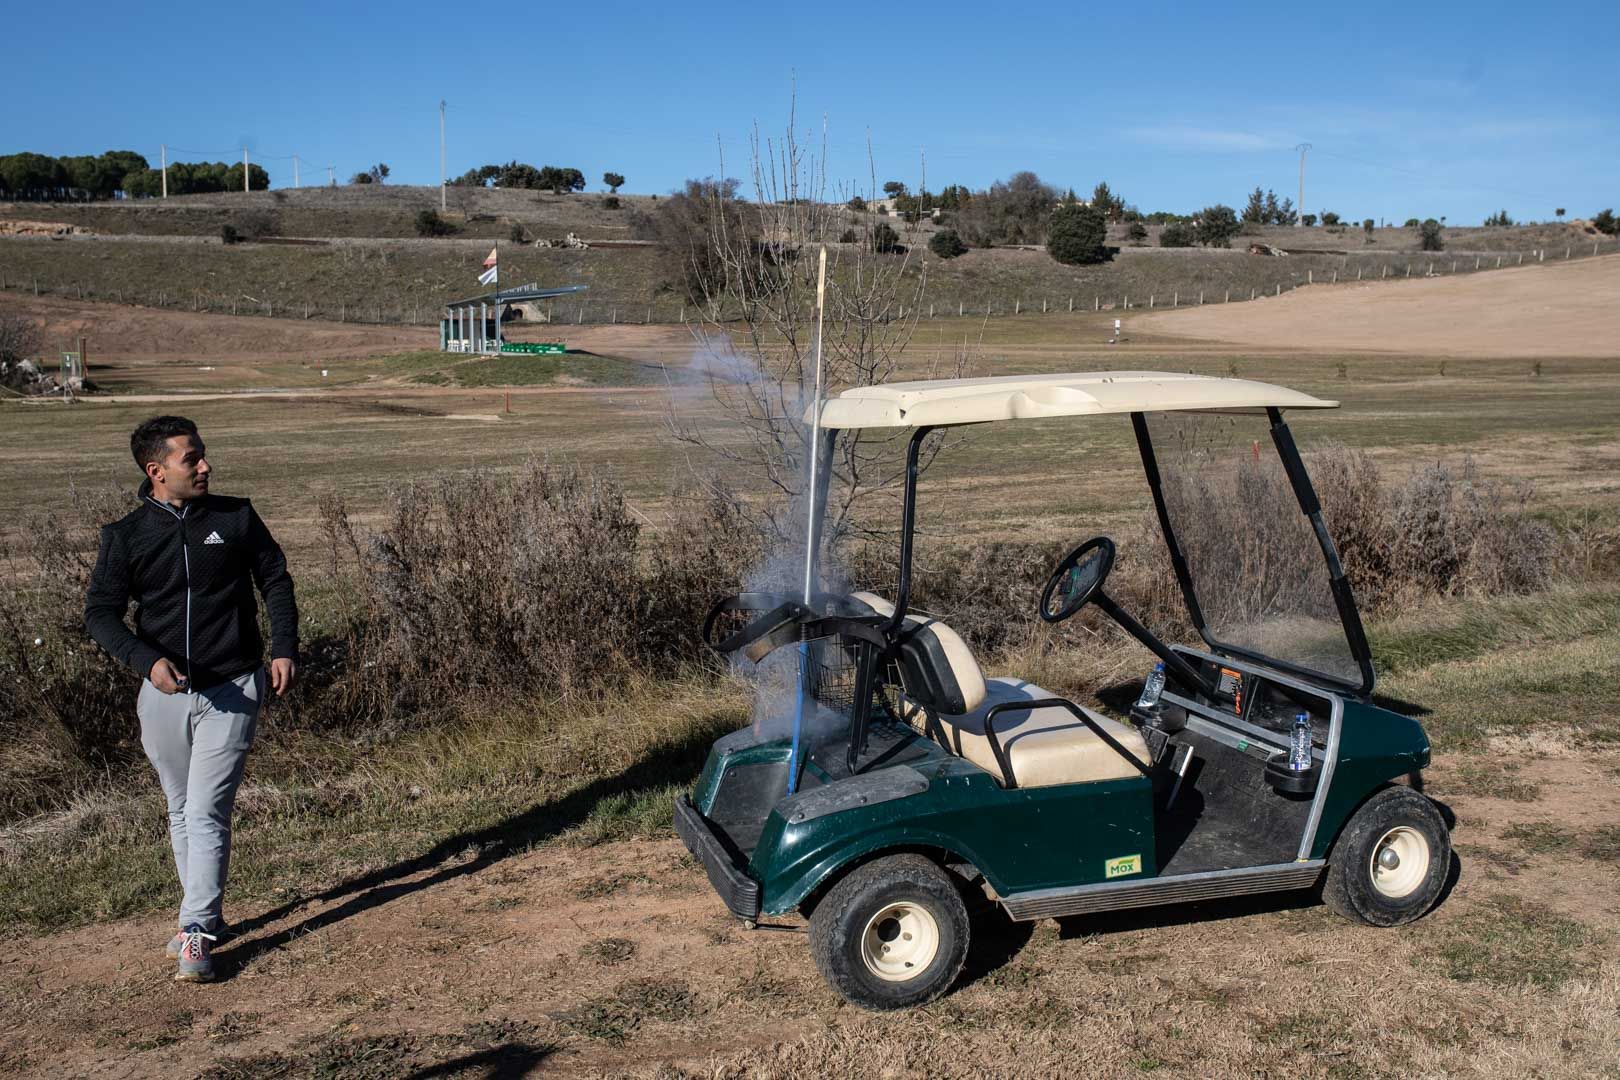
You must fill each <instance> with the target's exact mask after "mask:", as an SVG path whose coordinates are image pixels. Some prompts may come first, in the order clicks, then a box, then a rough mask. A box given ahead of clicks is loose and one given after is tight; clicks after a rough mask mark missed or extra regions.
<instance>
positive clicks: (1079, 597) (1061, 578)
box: [1041, 536, 1114, 623]
mask: <svg viewBox="0 0 1620 1080" xmlns="http://www.w3.org/2000/svg"><path fill="white" fill-rule="evenodd" d="M1113 568H1114V542H1113V541H1112V540H1110V539H1108V537H1106V536H1094V537H1092V538H1091V539H1090V540H1087V541H1086V542H1085V543H1083V544H1081V545H1080V546H1079V547H1077V548H1075V549H1074V550H1073V551H1071V552H1069V554H1068V555H1067V556H1065V557H1064V559H1063V561H1062V562H1060V563H1058V566H1057V569H1056V570H1054V571H1052V576H1051V577H1050V578H1049V579H1047V582H1046V589H1045V590H1044V591H1043V592H1042V593H1041V618H1043V619H1045V620H1046V621H1047V622H1049V623H1060V622H1062V621H1063V620H1064V619H1067V618H1069V617H1070V616H1072V615H1073V614H1074V613H1075V612H1077V611H1079V610H1080V609H1081V608H1083V607H1085V606H1086V605H1087V604H1089V603H1091V601H1092V600H1093V599H1095V598H1096V597H1097V595H1098V594H1099V593H1101V592H1102V586H1103V581H1104V580H1106V579H1107V577H1108V572H1109V571H1110V570H1112V569H1113ZM1054 604H1057V605H1058V606H1056V607H1054V606H1053V605H1054Z"/></svg>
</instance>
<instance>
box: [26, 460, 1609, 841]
mask: <svg viewBox="0 0 1620 1080" xmlns="http://www.w3.org/2000/svg"><path fill="white" fill-rule="evenodd" d="M1311 457H1312V460H1311V469H1312V473H1313V475H1314V477H1315V479H1316V483H1317V487H1318V491H1319V494H1320V496H1321V499H1322V502H1323V505H1324V508H1325V511H1326V514H1327V517H1328V519H1329V522H1330V526H1331V528H1332V530H1333V532H1334V534H1335V535H1336V536H1337V538H1338V541H1339V546H1340V550H1341V552H1342V554H1343V558H1344V562H1345V564H1346V566H1347V567H1348V568H1349V569H1350V571H1351V575H1352V581H1353V582H1354V585H1355V589H1356V592H1357V595H1358V597H1359V599H1360V601H1361V605H1362V607H1363V609H1364V610H1365V611H1367V612H1369V613H1370V614H1372V615H1374V616H1376V615H1377V614H1378V613H1379V612H1381V611H1385V610H1389V609H1393V608H1397V607H1399V606H1401V605H1403V604H1405V603H1407V602H1409V601H1410V600H1412V599H1414V598H1417V597H1421V596H1425V595H1437V594H1438V595H1450V594H1457V593H1463V592H1469V591H1490V592H1517V591H1526V590H1531V589H1535V588H1537V587H1540V586H1542V585H1544V584H1545V583H1546V582H1547V581H1548V579H1549V577H1550V576H1551V575H1552V573H1553V569H1554V567H1555V566H1556V565H1557V564H1558V560H1559V558H1560V557H1561V556H1562V555H1563V554H1565V552H1564V551H1563V550H1562V549H1561V543H1563V544H1567V543H1569V541H1560V539H1559V537H1558V536H1557V534H1555V533H1554V531H1553V530H1552V529H1551V528H1549V527H1548V526H1547V525H1545V524H1543V523H1541V522H1539V521H1536V520H1535V519H1533V518H1532V517H1530V516H1528V515H1527V514H1526V513H1525V501H1524V494H1523V492H1521V491H1517V490H1514V489H1511V488H1508V487H1505V486H1503V485H1501V484H1499V483H1494V482H1490V481H1487V480H1485V479H1483V478H1481V477H1480V475H1479V473H1478V471H1477V469H1475V468H1474V466H1473V465H1472V464H1471V463H1469V462H1466V461H1465V462H1464V463H1462V464H1461V465H1460V466H1456V467H1453V466H1448V465H1444V464H1434V465H1429V466H1426V467H1424V468H1422V469H1420V470H1418V471H1417V472H1416V473H1414V474H1413V475H1412V476H1410V477H1409V478H1407V479H1406V480H1404V481H1403V482H1401V483H1388V482H1386V481H1385V480H1384V479H1383V478H1382V477H1381V475H1380V474H1379V471H1378V469H1377V468H1376V466H1375V465H1374V464H1373V462H1372V461H1371V459H1370V458H1368V457H1367V456H1366V455H1365V454H1362V453H1360V452H1357V451H1350V450H1345V449H1334V450H1329V451H1325V452H1321V453H1317V454H1314V455H1311ZM1235 482H1236V483H1237V484H1238V485H1240V486H1242V487H1243V488H1244V490H1243V491H1242V493H1241V494H1242V498H1241V499H1239V498H1226V497H1223V496H1224V495H1225V494H1226V493H1225V492H1224V491H1222V490H1220V489H1217V488H1214V487H1211V486H1209V485H1208V484H1206V483H1205V482H1204V481H1202V480H1190V481H1186V482H1185V485H1190V486H1184V490H1182V491H1180V492H1179V493H1169V494H1170V495H1171V498H1172V501H1176V500H1179V501H1181V502H1183V503H1185V504H1187V505H1196V506H1198V507H1199V508H1200V511H1201V512H1204V513H1207V514H1209V515H1212V516H1211V517H1210V519H1209V520H1208V521H1206V523H1205V525H1204V527H1203V528H1202V529H1201V530H1200V531H1199V532H1198V533H1197V534H1192V533H1189V534H1188V535H1186V536H1182V537H1181V540H1182V542H1183V544H1184V545H1185V546H1186V548H1187V555H1188V558H1189V560H1190V561H1191V562H1192V563H1193V564H1194V566H1195V567H1196V566H1198V565H1199V564H1200V562H1203V563H1205V564H1207V565H1216V564H1219V565H1221V566H1222V567H1228V568H1236V569H1231V570H1230V571H1229V573H1227V576H1228V577H1229V578H1230V579H1231V580H1232V581H1233V583H1234V584H1233V588H1234V590H1236V591H1235V592H1234V594H1233V595H1234V596H1236V597H1238V599H1230V598H1225V597H1223V598H1221V599H1220V600H1219V601H1218V602H1220V603H1224V604H1227V605H1228V606H1232V607H1237V608H1241V606H1242V604H1243V603H1245V602H1247V601H1245V600H1243V599H1242V597H1253V596H1276V595H1280V594H1282V593H1284V592H1286V590H1287V589H1289V588H1295V587H1298V586H1297V584H1295V583H1296V582H1297V581H1298V580H1300V579H1301V576H1302V574H1304V573H1306V570H1305V569H1302V568H1303V567H1305V566H1306V564H1307V563H1309V561H1310V560H1309V559H1308V558H1307V559H1305V562H1299V561H1297V560H1295V561H1291V560H1290V558H1289V557H1282V556H1280V555H1279V553H1280V552H1283V551H1284V550H1285V545H1281V544H1273V543H1272V542H1271V540H1268V538H1267V537H1265V536H1264V535H1260V536H1258V537H1256V538H1255V539H1253V540H1252V541H1251V542H1249V543H1248V545H1247V546H1245V544H1243V543H1239V542H1236V541H1235V539H1234V538H1241V537H1244V536H1249V535H1251V533H1252V532H1253V530H1252V529H1251V528H1249V527H1248V526H1252V525H1253V524H1254V515H1255V514H1256V513H1257V512H1258V513H1260V514H1261V515H1262V516H1263V517H1264V518H1265V520H1267V521H1275V522H1276V527H1278V528H1283V527H1287V528H1297V527H1298V526H1299V525H1300V523H1301V520H1302V519H1301V518H1300V515H1299V513H1298V509H1297V507H1296V506H1294V505H1293V504H1292V502H1291V496H1290V495H1289V494H1288V493H1287V491H1286V489H1285V486H1284V485H1285V482H1284V481H1283V480H1282V478H1281V476H1280V472H1279V471H1276V470H1271V469H1261V468H1254V469H1251V470H1248V471H1246V472H1244V471H1240V472H1239V475H1238V477H1237V479H1236V481H1235ZM129 505H130V496H129V494H128V493H127V492H114V491H91V492H87V491H82V490H81V491H77V492H75V493H74V499H73V505H72V509H71V511H69V512H65V513H59V514H52V515H48V516H46V517H45V518H42V519H40V520H38V521H35V522H32V523H30V524H29V526H28V527H26V528H24V529H22V530H21V531H20V532H19V533H18V534H17V535H18V536H19V537H21V538H22V539H21V540H20V541H19V543H20V546H19V547H17V548H15V549H14V550H11V551H0V571H3V572H0V820H5V819H11V818H15V817H17V816H19V815H23V814H27V813H31V812H37V811H40V810H43V809H48V808H51V807H55V806H60V805H62V804H64V803H65V802H66V801H67V800H68V799H69V798H71V796H72V794H73V793H74V792H75V791H76V790H78V789H79V788H80V787H81V786H82V785H83V784H85V783H87V782H90V781H92V780H93V779H94V778H95V777H97V776H98V775H105V774H107V773H109V772H114V771H116V770H119V769H121V768H124V767H127V766H128V765H130V764H132V763H136V762H138V761H139V759H140V748H139V742H138V737H137V733H136V730H135V724H134V719H133V716H132V708H131V704H132V699H133V690H134V687H133V679H132V677H131V675H130V673H129V672H127V671H125V670H124V669H122V668H120V667H118V666H117V665H115V664H114V663H113V662H112V661H111V660H110V659H108V658H107V657H106V655H105V654H104V653H102V652H101V650H100V649H99V648H98V647H96V646H95V645H94V644H93V643H91V642H90V641H89V640H88V638H87V637H86V635H85V633H84V630H83V624H82V611H83V598H84V589H85V585H86V582H87V580H88V577H89V572H90V569H91V564H92V563H93V560H94V552H95V547H96V529H97V526H98V525H99V524H100V523H103V522H106V521H110V520H113V519H114V518H116V517H118V516H121V515H122V514H123V513H124V512H126V511H127V509H128V507H129ZM682 505H683V506H685V509H684V510H683V511H681V512H680V513H679V514H678V515H677V516H676V518H675V520H674V521H673V522H672V523H671V525H670V526H669V528H668V529H666V530H663V531H660V532H659V533H656V534H649V533H648V532H646V531H645V530H644V529H643V528H642V526H641V525H640V524H639V523H638V522H637V521H636V520H635V518H634V516H633V515H632V514H631V513H630V511H629V508H628V507H627V505H626V504H625V501H624V496H623V492H622V490H621V489H620V487H619V485H618V484H617V483H616V482H615V481H614V480H613V479H612V478H611V477H608V476H604V475H592V474H587V473H584V472H581V471H580V470H578V469H577V468H574V467H572V466H565V465H554V464H547V463H543V462H536V463H533V464H530V465H529V466H527V467H525V468H522V469H519V470H517V471H516V472H513V473H506V474H502V473H493V472H473V473H454V474H444V475H440V476H437V477H433V478H430V479H425V480H421V481H418V482H415V483H411V484H407V485H405V486H403V487H401V488H399V489H398V490H397V491H396V492H395V493H394V495H393V497H392V498H391V500H390V503H389V506H388V510H387V513H386V516H385V519H384V521H383V522H382V524H381V526H380V527H379V528H377V529H376V530H375V531H367V530H363V529H361V528H360V527H358V526H356V525H355V523H354V522H353V520H352V518H351V517H350V515H349V512H348V510H347V508H346V507H345V506H344V504H343V502H342V501H341V499H339V498H338V497H335V496H329V497H327V498H325V499H323V500H321V503H320V512H321V521H322V528H323V531H324V535H325V539H326V543H327V550H328V553H329V558H328V560H327V566H326V567H325V568H324V570H323V571H322V572H319V573H317V572H313V571H312V570H311V569H310V568H299V582H300V591H301V595H302V596H303V597H304V598H305V607H306V610H310V611H313V610H314V608H315V607H317V606H321V607H322V611H321V615H322V618H320V619H319V620H315V619H310V620H308V624H309V625H311V627H312V628H313V626H314V624H316V623H317V622H318V623H319V624H320V629H319V630H318V632H314V633H309V634H307V635H306V641H305V652H306V655H305V662H304V678H303V679H302V680H301V682H300V685H299V687H298V688H297V689H296V690H295V692H294V694H293V695H291V699H290V701H288V702H287V703H285V705H284V706H281V707H279V708H280V713H279V716H278V719H277V723H276V725H275V728H274V729H273V730H277V731H279V730H303V731H319V732H327V733H331V734H333V735H339V736H343V737H347V738H360V739H372V738H379V737H386V736H387V735H388V734H390V733H392V732H396V731H398V730H400V729H401V728H402V727H405V726H407V725H425V724H434V723H455V722H463V721H467V720H475V719H476V716H477V715H478V712H479V709H480V707H481V706H483V705H486V704H488V703H490V702H493V701H498V700H502V699H510V698H514V697H515V698H517V699H519V700H523V699H527V700H544V699H559V698H561V699H567V698H578V697H588V696H597V695H602V694H605V693H608V692H611V691H612V690H613V689H614V688H615V687H616V686H618V685H620V684H621V683H622V682H623V681H625V680H626V679H628V678H630V677H632V676H637V677H640V676H651V677H654V678H658V677H669V676H676V675H683V674H689V673H691V672H692V671H693V670H694V669H695V668H697V667H699V666H703V665H706V666H707V667H708V669H709V670H710V671H711V672H712V673H714V674H718V673H719V672H720V670H721V669H720V665H719V663H718V661H717V659H716V658H714V657H713V656H710V655H707V654H705V652H704V650H702V649H701V648H700V647H699V645H698V643H697V633H698V627H699V624H700V622H701V620H702V618H703V615H704V614H705V612H706V611H707V610H708V608H709V606H710V605H711V604H712V603H713V601H714V600H715V599H716V598H718V597H720V596H722V595H726V594H728V593H731V592H735V591H738V590H739V589H740V588H742V587H743V586H744V584H745V583H754V584H757V583H758V580H757V579H758V578H759V577H760V573H759V571H758V569H757V568H759V567H760V566H762V565H764V563H765V560H764V558H763V554H764V545H763V543H762V541H761V539H760V537H759V535H758V533H757V532H756V531H755V529H754V527H753V526H752V525H751V524H750V521H749V518H748V516H747V515H746V514H745V513H744V512H743V509H744V508H743V506H742V505H741V504H740V503H739V501H738V500H736V499H734V498H731V497H728V496H726V495H725V494H723V493H721V494H716V495H709V496H706V497H704V498H701V499H687V500H682ZM1239 517H1242V518H1243V520H1239ZM1158 533H1159V530H1158V525H1157V521H1156V519H1154V518H1153V517H1152V516H1151V515H1145V516H1144V517H1143V518H1142V519H1140V521H1139V523H1138V524H1136V525H1135V526H1133V527H1132V528H1130V529H1129V530H1127V531H1125V532H1124V533H1123V534H1122V535H1120V536H1119V537H1118V540H1119V550H1120V561H1119V564H1118V566H1117V567H1116V570H1115V573H1114V577H1113V578H1112V580H1111V581H1110V584H1109V591H1110V593H1111V594H1112V595H1114V596H1115V597H1116V598H1117V599H1119V600H1120V601H1121V602H1122V603H1123V604H1125V605H1126V606H1127V607H1128V608H1129V609H1130V610H1132V611H1133V612H1134V613H1135V614H1136V615H1137V616H1138V618H1140V619H1141V620H1142V621H1143V622H1144V623H1146V624H1148V625H1149V626H1152V627H1154V628H1156V629H1158V630H1159V631H1160V632H1162V633H1165V634H1170V635H1175V636H1181V637H1185V636H1186V635H1187V634H1188V633H1189V632H1190V627H1189V626H1188V625H1187V617H1186V613H1185V609H1184V607H1183V604H1182V601H1181V598H1180V595H1179V592H1178V590H1177V587H1176V585H1175V582H1174V580H1173V578H1172V576H1171V574H1170V572H1169V568H1168V560H1167V558H1166V556H1165V555H1164V547H1163V544H1162V542H1161V540H1160V538H1159V535H1158ZM1079 539H1081V538H1080V537H1074V538H1070V539H1066V540H1063V541H1053V542H1049V543H1047V542H1043V543H1034V542H1023V541H1003V542H993V543H978V544H974V545H960V544H950V543H945V542H941V541H937V540H934V539H933V538H930V537H928V536H926V535H925V536H924V537H923V538H922V539H921V541H920V542H919V547H918V552H917V556H916V564H915V565H916V573H915V577H914V593H913V604H914V606H915V607H916V608H917V609H920V610H925V611H928V612H931V613H933V614H936V615H938V616H940V617H942V618H944V619H946V620H948V621H949V622H950V623H951V624H952V625H953V626H954V627H956V629H957V630H958V631H959V632H960V633H962V635H963V636H964V637H965V638H966V639H967V640H968V641H969V642H970V643H971V644H972V646H973V648H974V649H975V651H976V652H977V653H978V654H979V655H980V656H981V658H982V659H984V660H985V661H986V662H987V663H993V662H995V659H996V658H997V656H998V654H999V655H1004V654H1006V653H1009V652H1012V651H1015V650H1017V649H1018V648H1020V647H1021V646H1023V645H1026V644H1027V643H1029V642H1030V641H1031V640H1032V635H1036V634H1042V633H1044V631H1042V630H1041V629H1040V624H1039V623H1038V622H1037V620H1036V619H1035V618H1034V610H1035V605H1036V602H1037V597H1038V595H1039V590H1040V587H1041V585H1042V584H1043V583H1044V581H1045V579H1046V576H1047V574H1048V573H1049V572H1050V570H1051V567H1052V566H1053V565H1054V564H1055V562H1056V560H1057V559H1058V558H1059V557H1061V555H1062V554H1063V551H1064V550H1065V549H1066V548H1067V547H1069V546H1070V544H1072V543H1073V542H1076V541H1078V540H1079ZM1296 547H1297V545H1296ZM1577 554H1579V553H1577ZM833 561H834V562H835V563H836V564H837V565H840V566H842V567H843V569H844V575H845V576H846V577H847V578H848V580H849V581H851V582H854V583H856V584H857V585H858V586H859V587H864V588H870V589H875V590H877V591H879V592H882V593H885V594H888V595H892V594H893V591H894V587H895V582H894V576H895V572H896V567H895V556H894V550H893V546H892V543H891V542H888V541H884V540H881V539H879V540H872V539H867V540H864V541H859V542H855V543H852V544H851V545H850V546H849V547H848V548H847V550H844V551H842V552H839V553H836V555H835V558H834V560H833ZM1610 561H1612V560H1610ZM1574 562H1577V563H1579V564H1581V565H1584V566H1588V567H1592V566H1596V565H1597V564H1598V561H1597V560H1593V559H1577V560H1574ZM1604 569H1605V571H1606V570H1607V569H1610V568H1609V567H1608V566H1607V564H1604ZM1223 572H1226V571H1223ZM1310 572H1319V563H1318V564H1317V568H1316V570H1314V571H1310ZM326 597H330V598H331V599H330V600H327V599H325V598H326ZM317 598H320V599H319V600H317ZM1208 599H1210V600H1214V599H1215V598H1214V597H1210V598H1208ZM1261 614H1263V612H1261ZM1084 625H1085V626H1086V628H1087V629H1086V630H1085V631H1083V632H1096V633H1104V634H1113V633H1114V631H1112V630H1111V629H1108V627H1107V624H1106V623H1105V621H1103V620H1100V619H1092V620H1087V621H1086V622H1085V624H1084ZM1081 632H1082V631H1078V630H1073V631H1071V633H1072V634H1077V633H1081ZM270 737H272V738H273V737H275V736H274V735H273V734H271V735H270Z"/></svg>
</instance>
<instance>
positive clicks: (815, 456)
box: [804, 245, 827, 605]
mask: <svg viewBox="0 0 1620 1080" xmlns="http://www.w3.org/2000/svg"><path fill="white" fill-rule="evenodd" d="M826 314H827V248H826V245H823V246H822V248H821V265H820V269H819V270H818V271H817V274H816V356H815V365H816V374H815V396H814V397H812V398H811V399H810V409H811V412H810V486H809V494H810V499H809V504H808V505H809V507H810V509H809V513H808V516H807V518H806V522H805V530H804V602H805V604H807V605H808V604H809V603H810V598H811V597H812V596H813V595H814V593H815V587H816V582H815V573H816V540H817V537H816V489H817V486H818V481H819V480H820V476H819V475H818V474H819V471H820V465H821V391H822V386H821V371H822V366H821V357H822V353H823V351H824V348H823V346H822V342H821V331H822V327H823V326H824V325H825V323H826Z"/></svg>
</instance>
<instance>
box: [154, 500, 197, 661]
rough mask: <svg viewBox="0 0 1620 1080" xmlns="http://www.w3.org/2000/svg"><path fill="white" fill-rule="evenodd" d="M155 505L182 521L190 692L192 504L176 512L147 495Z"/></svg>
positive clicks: (187, 504)
mask: <svg viewBox="0 0 1620 1080" xmlns="http://www.w3.org/2000/svg"><path fill="white" fill-rule="evenodd" d="M146 499H147V501H148V502H150V503H151V504H152V505H153V506H160V507H162V508H163V509H165V510H167V511H168V512H169V513H171V514H174V518H175V520H176V521H178V522H179V523H180V562H181V566H182V567H183V568H184V569H185V572H186V692H187V693H190V692H191V691H192V690H193V689H194V687H193V686H192V684H191V546H190V544H188V543H187V538H186V514H187V513H189V512H190V511H191V504H190V503H186V504H185V505H184V506H182V507H181V508H180V512H179V513H175V509H174V507H172V506H170V505H168V504H167V503H161V502H158V501H157V500H156V499H154V498H152V496H150V495H148V496H147V497H146Z"/></svg>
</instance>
